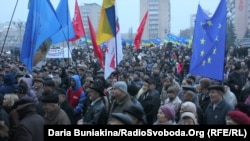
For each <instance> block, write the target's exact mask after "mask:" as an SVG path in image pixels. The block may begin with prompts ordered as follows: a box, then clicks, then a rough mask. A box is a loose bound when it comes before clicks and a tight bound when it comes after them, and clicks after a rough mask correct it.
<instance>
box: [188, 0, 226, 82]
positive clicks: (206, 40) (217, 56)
mask: <svg viewBox="0 0 250 141" xmlns="http://www.w3.org/2000/svg"><path fill="white" fill-rule="evenodd" d="M226 16H227V7H226V0H221V1H220V3H219V6H218V7H217V9H216V11H215V13H214V15H213V16H212V17H211V18H210V17H208V16H207V15H206V13H205V12H204V10H203V9H202V8H201V6H200V5H198V11H197V15H196V21H195V29H194V36H193V54H192V57H191V62H190V69H189V73H190V74H194V75H199V76H203V77H208V78H211V79H216V80H223V78H224V77H223V76H224V75H223V74H224V59H225V48H226V25H227V18H226Z"/></svg>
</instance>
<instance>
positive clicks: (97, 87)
mask: <svg viewBox="0 0 250 141" xmlns="http://www.w3.org/2000/svg"><path fill="white" fill-rule="evenodd" d="M88 93H89V99H90V100H91V101H95V100H96V99H98V98H100V97H102V96H104V95H105V94H104V87H103V85H101V84H99V83H98V82H94V83H93V85H92V86H91V87H89V91H88Z"/></svg>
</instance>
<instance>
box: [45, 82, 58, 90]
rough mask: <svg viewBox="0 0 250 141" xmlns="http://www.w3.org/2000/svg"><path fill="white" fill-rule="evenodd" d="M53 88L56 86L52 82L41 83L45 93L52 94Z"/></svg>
mask: <svg viewBox="0 0 250 141" xmlns="http://www.w3.org/2000/svg"><path fill="white" fill-rule="evenodd" d="M55 87H56V84H55V81H54V80H45V81H44V83H43V89H44V91H46V92H52V91H53V90H54V88H55Z"/></svg>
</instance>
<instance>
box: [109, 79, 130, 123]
mask: <svg viewBox="0 0 250 141" xmlns="http://www.w3.org/2000/svg"><path fill="white" fill-rule="evenodd" d="M111 95H112V98H113V100H112V102H111V104H110V107H109V111H108V122H109V121H110V120H111V119H112V116H111V113H118V112H123V110H124V109H127V108H129V107H130V106H131V105H134V103H133V101H132V100H131V98H130V95H129V94H128V87H127V84H126V82H125V81H117V82H115V83H114V84H113V85H112V90H111Z"/></svg>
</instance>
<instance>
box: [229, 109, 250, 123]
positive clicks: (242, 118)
mask: <svg viewBox="0 0 250 141" xmlns="http://www.w3.org/2000/svg"><path fill="white" fill-rule="evenodd" d="M226 125H250V117H249V116H248V115H247V114H245V113H243V112H242V111H240V110H232V111H229V112H228V113H227V116H226Z"/></svg>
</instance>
